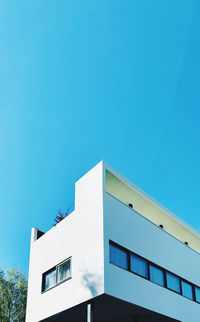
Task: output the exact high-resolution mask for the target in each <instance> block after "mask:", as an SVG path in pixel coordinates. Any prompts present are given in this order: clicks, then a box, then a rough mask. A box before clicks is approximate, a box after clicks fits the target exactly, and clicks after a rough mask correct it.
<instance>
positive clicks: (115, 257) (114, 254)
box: [110, 244, 128, 269]
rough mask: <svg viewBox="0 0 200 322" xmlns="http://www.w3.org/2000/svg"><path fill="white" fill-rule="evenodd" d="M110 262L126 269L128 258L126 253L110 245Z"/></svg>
mask: <svg viewBox="0 0 200 322" xmlns="http://www.w3.org/2000/svg"><path fill="white" fill-rule="evenodd" d="M110 262H111V263H113V264H115V265H117V266H120V267H122V268H125V269H128V256H127V253H126V251H125V250H123V249H121V248H118V247H117V246H114V245H112V244H110Z"/></svg>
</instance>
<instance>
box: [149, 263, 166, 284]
mask: <svg viewBox="0 0 200 322" xmlns="http://www.w3.org/2000/svg"><path fill="white" fill-rule="evenodd" d="M149 271H150V280H151V281H152V282H154V283H156V284H159V285H161V286H164V285H165V284H164V273H163V271H162V270H161V269H159V268H157V267H155V266H153V265H149Z"/></svg>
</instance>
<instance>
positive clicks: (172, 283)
mask: <svg viewBox="0 0 200 322" xmlns="http://www.w3.org/2000/svg"><path fill="white" fill-rule="evenodd" d="M167 287H168V288H169V289H170V290H173V291H175V292H178V293H180V292H181V290H180V279H179V278H178V277H177V276H175V275H173V274H171V273H168V272H167Z"/></svg>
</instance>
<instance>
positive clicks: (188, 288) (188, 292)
mask: <svg viewBox="0 0 200 322" xmlns="http://www.w3.org/2000/svg"><path fill="white" fill-rule="evenodd" d="M181 286H182V295H183V296H185V297H187V298H188V299H190V300H193V292H192V285H191V284H189V283H186V282H184V281H181Z"/></svg>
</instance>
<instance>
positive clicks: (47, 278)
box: [44, 269, 56, 291]
mask: <svg viewBox="0 0 200 322" xmlns="http://www.w3.org/2000/svg"><path fill="white" fill-rule="evenodd" d="M55 284H56V270H55V269H54V270H52V271H51V272H49V273H46V274H45V275H44V291H46V290H48V289H49V288H51V287H53V286H54V285H55Z"/></svg>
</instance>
